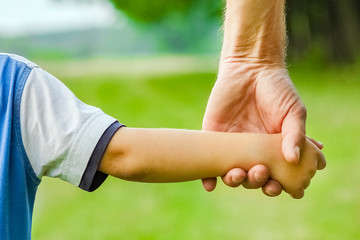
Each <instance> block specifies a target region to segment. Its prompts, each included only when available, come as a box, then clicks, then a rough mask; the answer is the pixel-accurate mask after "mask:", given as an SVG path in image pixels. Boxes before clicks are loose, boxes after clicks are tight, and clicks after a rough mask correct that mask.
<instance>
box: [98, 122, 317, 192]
mask: <svg viewBox="0 0 360 240" xmlns="http://www.w3.org/2000/svg"><path fill="white" fill-rule="evenodd" d="M282 161H283V162H284V163H282V165H281V166H280V170H277V168H276V165H277V164H278V163H280V162H282ZM304 162H307V161H304ZM308 162H311V163H312V165H311V166H310V167H308V168H311V169H310V170H308V169H307V168H306V169H304V170H303V171H304V172H306V173H308V175H307V176H306V177H303V178H301V180H299V181H298V182H300V183H298V182H296V183H293V182H292V183H291V184H290V183H289V184H286V183H284V185H285V186H286V189H285V190H286V191H288V192H289V193H291V194H296V193H297V191H299V188H300V189H301V187H302V186H305V185H306V184H307V183H306V182H307V181H308V180H309V179H308V178H310V175H312V174H313V172H315V171H316V168H317V165H318V159H309V161H308ZM256 164H264V165H266V166H268V167H269V168H270V173H272V172H273V171H274V174H272V177H273V178H274V179H276V180H278V178H280V179H282V178H281V177H282V175H284V171H287V170H288V168H289V170H292V172H291V174H294V173H295V172H296V167H297V166H296V165H294V166H293V168H291V166H290V164H287V163H286V162H285V161H284V160H283V157H282V154H281V136H280V135H278V134H277V135H265V134H252V133H219V132H201V131H191V130H171V129H137V128H121V129H120V130H118V132H117V133H116V134H115V135H114V137H113V139H112V140H111V141H110V143H109V146H108V148H107V150H106V152H105V154H104V156H103V159H102V161H101V163H100V166H99V170H100V171H102V172H104V173H107V174H110V175H112V176H115V177H118V178H121V179H124V180H130V181H139V182H182V181H190V180H195V179H202V178H208V177H215V176H223V175H224V174H226V172H227V171H229V170H230V169H232V168H236V167H240V168H242V169H244V170H246V171H248V170H249V169H250V168H251V167H253V166H255V165H256ZM303 165H304V166H305V163H304V164H303ZM299 166H300V165H299ZM304 166H302V167H304ZM313 168H314V169H313ZM282 181H286V179H282ZM294 182H295V180H294ZM281 184H283V183H282V182H281ZM293 186H295V187H294V188H293ZM295 188H296V189H295ZM301 190H303V189H301Z"/></svg>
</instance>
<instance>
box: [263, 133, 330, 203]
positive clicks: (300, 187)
mask: <svg viewBox="0 0 360 240" xmlns="http://www.w3.org/2000/svg"><path fill="white" fill-rule="evenodd" d="M276 137H278V138H279V136H276ZM275 142H276V141H275ZM278 145H279V144H278ZM280 145H281V144H280ZM273 150H274V152H273V154H271V155H270V156H273V157H275V158H273V159H272V160H271V161H270V162H269V164H267V165H268V166H269V168H270V177H271V178H273V179H275V180H277V181H278V182H279V183H280V184H281V185H282V186H283V188H284V190H285V192H287V193H289V194H290V195H291V196H292V197H293V198H302V197H303V196H304V190H305V189H306V188H307V187H308V186H309V185H310V181H311V178H312V177H313V176H314V175H315V173H316V170H321V169H323V168H325V166H326V160H325V157H324V155H323V154H322V152H321V151H320V149H319V147H318V146H317V145H315V144H314V143H313V142H312V141H311V139H310V138H307V139H306V141H305V144H304V147H303V149H302V151H301V153H300V162H299V163H298V164H293V163H288V162H286V161H285V159H284V157H283V156H279V153H281V149H278V147H275V146H274V149H273ZM275 152H276V153H275Z"/></svg>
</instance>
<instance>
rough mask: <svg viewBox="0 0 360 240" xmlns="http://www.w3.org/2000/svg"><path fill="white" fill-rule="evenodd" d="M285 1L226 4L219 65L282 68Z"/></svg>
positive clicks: (237, 0)
mask: <svg viewBox="0 0 360 240" xmlns="http://www.w3.org/2000/svg"><path fill="white" fill-rule="evenodd" d="M284 5H285V0H266V1H265V0H228V1H227V10H226V18H225V23H224V42H223V49H222V60H223V61H245V62H253V63H261V64H275V65H284V59H285V45H286V35H285V20H284Z"/></svg>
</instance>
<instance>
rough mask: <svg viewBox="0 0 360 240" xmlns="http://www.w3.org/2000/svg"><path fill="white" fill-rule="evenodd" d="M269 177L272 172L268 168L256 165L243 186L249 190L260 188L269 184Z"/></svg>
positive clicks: (249, 172)
mask: <svg viewBox="0 0 360 240" xmlns="http://www.w3.org/2000/svg"><path fill="white" fill-rule="evenodd" d="M269 176H270V172H269V169H268V168H267V167H265V166H264V165H256V166H254V167H252V168H251V169H250V170H249V171H248V173H247V178H246V180H245V181H244V182H243V184H242V185H243V186H244V187H245V188H247V189H255V188H259V187H262V186H263V185H264V184H265V183H266V182H267V180H268V178H269Z"/></svg>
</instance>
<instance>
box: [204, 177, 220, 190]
mask: <svg viewBox="0 0 360 240" xmlns="http://www.w3.org/2000/svg"><path fill="white" fill-rule="evenodd" d="M201 181H202V185H203V187H204V188H205V190H206V191H208V192H211V191H213V190H214V189H215V188H216V182H217V179H216V178H206V179H202V180H201Z"/></svg>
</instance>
